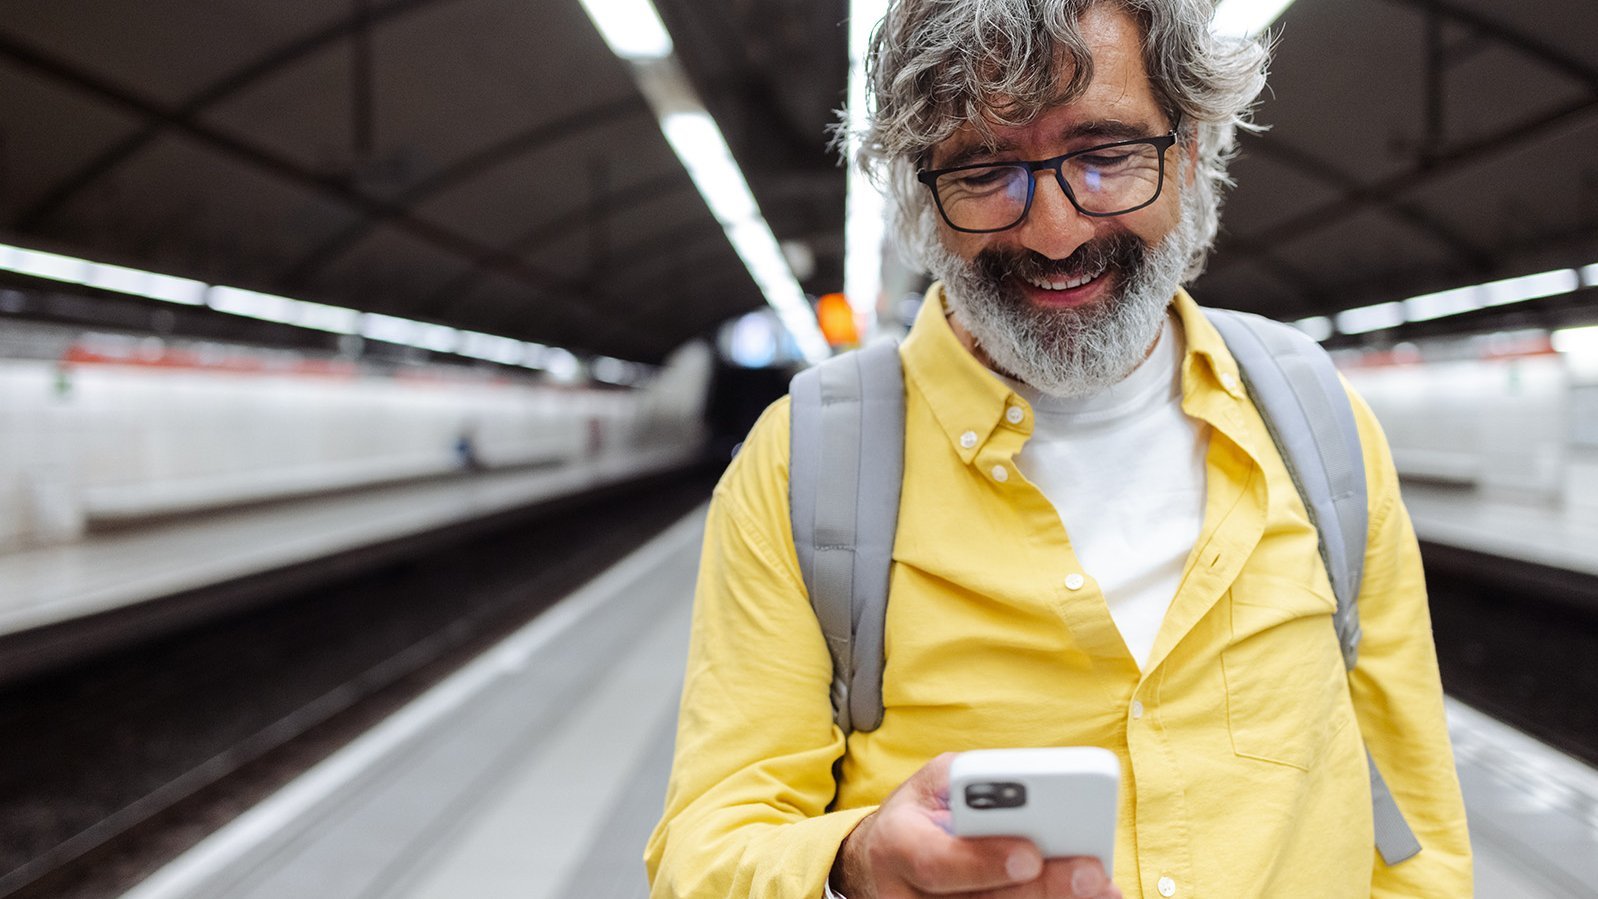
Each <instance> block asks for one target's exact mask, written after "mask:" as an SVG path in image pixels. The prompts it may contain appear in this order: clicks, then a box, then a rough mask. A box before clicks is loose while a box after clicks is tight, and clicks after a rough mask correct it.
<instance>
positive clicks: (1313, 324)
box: [1293, 315, 1332, 341]
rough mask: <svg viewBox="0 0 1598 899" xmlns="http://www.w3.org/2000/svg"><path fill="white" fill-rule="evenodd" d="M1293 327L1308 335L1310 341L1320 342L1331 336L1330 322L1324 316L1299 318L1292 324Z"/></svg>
mask: <svg viewBox="0 0 1598 899" xmlns="http://www.w3.org/2000/svg"><path fill="white" fill-rule="evenodd" d="M1293 327H1295V328H1297V329H1299V330H1300V331H1303V332H1304V333H1305V334H1307V335H1309V339H1310V340H1314V341H1322V340H1325V339H1326V338H1328V337H1331V336H1332V320H1331V319H1329V318H1327V317H1326V316H1324V315H1316V316H1311V317H1310V318H1301V319H1299V320H1298V321H1296V322H1293Z"/></svg>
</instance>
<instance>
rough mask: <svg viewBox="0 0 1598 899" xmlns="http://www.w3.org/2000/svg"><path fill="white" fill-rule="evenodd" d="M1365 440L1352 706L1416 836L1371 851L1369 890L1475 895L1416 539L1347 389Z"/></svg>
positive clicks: (1390, 473)
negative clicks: (1395, 860)
mask: <svg viewBox="0 0 1598 899" xmlns="http://www.w3.org/2000/svg"><path fill="white" fill-rule="evenodd" d="M1350 397H1351V398H1352V399H1353V402H1354V410H1355V416H1356V418H1357V419H1358V421H1359V426H1360V437H1361V443H1362V444H1363V446H1364V447H1365V450H1364V452H1365V470H1366V481H1367V485H1368V489H1369V493H1370V511H1371V515H1370V534H1369V543H1368V544H1367V546H1366V551H1365V574H1364V580H1363V582H1362V584H1361V587H1360V593H1359V617H1360V625H1361V628H1362V630H1363V632H1364V636H1363V637H1362V638H1361V641H1360V644H1359V661H1358V664H1357V665H1355V667H1354V671H1353V673H1352V674H1351V676H1350V683H1351V687H1352V690H1353V697H1354V708H1355V713H1356V715H1357V716H1358V719H1359V725H1360V730H1361V733H1362V734H1363V736H1364V738H1365V743H1366V746H1367V747H1368V748H1369V749H1370V752H1371V756H1372V758H1374V759H1375V761H1376V766H1377V768H1378V769H1379V770H1380V771H1381V772H1382V776H1383V778H1384V779H1385V780H1386V781H1387V785H1388V787H1389V788H1390V789H1391V790H1392V792H1393V796H1394V798H1395V799H1396V800H1397V801H1398V806H1399V808H1400V809H1401V810H1402V811H1403V813H1404V818H1405V820H1407V821H1408V822H1409V826H1410V827H1411V828H1412V829H1413V830H1414V831H1415V836H1416V837H1417V838H1418V839H1419V840H1420V844H1421V847H1422V848H1421V852H1420V854H1418V855H1416V856H1414V857H1412V858H1410V859H1408V860H1407V861H1404V862H1400V863H1399V864H1397V865H1394V866H1392V867H1388V866H1387V865H1386V864H1385V863H1384V862H1383V861H1382V859H1381V856H1380V855H1379V854H1375V853H1374V852H1373V858H1374V862H1373V864H1374V868H1373V870H1372V874H1371V895H1372V896H1373V897H1423V896H1438V897H1443V896H1469V895H1472V887H1471V877H1472V867H1471V850H1470V835H1469V832H1468V830H1467V828H1466V824H1465V805H1464V800H1463V798H1462V797H1461V795H1460V790H1459V777H1458V775H1457V774H1456V773H1455V770H1454V756H1453V750H1452V748H1451V746H1450V743H1449V739H1448V722H1447V718H1446V715H1445V713H1444V707H1443V690H1442V683H1441V680H1440V679H1439V677H1438V672H1437V651H1436V646H1435V644H1434V643H1433V640H1432V626H1431V613H1430V610H1429V609H1428V607H1427V599H1426V580H1425V576H1424V574H1423V572H1422V569H1421V557H1420V546H1419V544H1418V542H1417V541H1416V538H1415V531H1414V528H1413V527H1412V526H1411V524H1410V520H1409V513H1408V511H1407V510H1405V508H1404V503H1403V500H1402V499H1401V498H1400V496H1399V488H1398V473H1397V471H1396V470H1395V469H1394V467H1393V460H1392V454H1391V451H1390V450H1389V448H1388V446H1387V440H1386V437H1385V436H1384V435H1383V434H1382V431H1381V427H1380V425H1378V424H1377V422H1376V419H1375V416H1374V415H1373V414H1372V413H1371V411H1370V409H1369V407H1367V406H1366V405H1365V403H1364V401H1363V400H1362V399H1360V398H1359V397H1358V396H1357V395H1355V394H1354V393H1353V392H1352V391H1350Z"/></svg>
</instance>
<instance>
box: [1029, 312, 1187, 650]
mask: <svg viewBox="0 0 1598 899" xmlns="http://www.w3.org/2000/svg"><path fill="white" fill-rule="evenodd" d="M1183 355H1184V346H1183V338H1182V333H1181V329H1180V328H1178V327H1177V326H1176V325H1175V323H1174V321H1173V320H1172V319H1171V318H1170V317H1167V318H1166V320H1165V328H1164V330H1163V331H1161V333H1160V337H1159V341H1158V343H1157V344H1156V346H1155V348H1154V352H1153V353H1152V354H1150V356H1149V358H1147V359H1145V360H1144V361H1143V363H1142V364H1141V365H1139V366H1138V367H1137V369H1136V370H1134V371H1133V372H1132V374H1130V375H1128V376H1127V378H1126V379H1125V380H1124V381H1121V382H1120V383H1119V384H1115V385H1114V386H1111V387H1109V388H1106V389H1105V390H1103V391H1100V392H1099V393H1096V394H1094V395H1092V396H1087V397H1072V398H1061V397H1056V396H1049V395H1046V394H1043V393H1040V392H1039V391H1037V390H1035V389H1033V388H1031V387H1029V386H1027V385H1025V384H1019V383H1017V382H1015V381H1013V380H1012V381H1010V383H1011V386H1013V387H1014V388H1015V389H1016V391H1017V392H1018V393H1020V394H1021V395H1022V396H1023V397H1025V398H1026V400H1027V401H1028V402H1029V403H1031V404H1032V409H1033V411H1034V412H1035V413H1036V420H1035V423H1034V426H1033V433H1032V438H1031V439H1030V440H1028V441H1027V443H1026V446H1025V447H1023V448H1022V450H1021V453H1020V455H1019V456H1017V457H1016V467H1017V468H1019V469H1020V470H1021V473H1022V474H1024V475H1026V477H1027V478H1028V479H1029V480H1031V482H1032V483H1033V484H1034V485H1036V486H1037V488H1038V489H1039V490H1041V491H1042V492H1043V495H1044V496H1046V497H1047V498H1048V499H1049V502H1051V503H1053V504H1054V508H1055V510H1056V511H1057V512H1058V513H1059V515H1060V521H1061V523H1062V524H1063V525H1064V526H1065V531H1066V534H1067V536H1068V537H1069V538H1070V541H1071V548H1072V549H1073V550H1074V551H1075V553H1076V557H1077V561H1078V562H1080V563H1081V565H1082V569H1083V574H1084V575H1086V576H1087V577H1089V578H1091V579H1092V580H1093V581H1094V582H1095V583H1097V585H1098V588H1099V591H1100V592H1101V593H1102V594H1103V596H1104V600H1105V602H1106V603H1107V604H1108V605H1109V608H1110V615H1111V617H1113V618H1114V619H1115V625H1116V627H1117V628H1118V629H1119V630H1120V631H1121V639H1122V640H1124V641H1125V642H1126V646H1127V649H1129V650H1130V651H1131V653H1132V658H1134V659H1136V660H1137V663H1138V665H1139V666H1140V667H1146V665H1147V662H1148V658H1149V653H1150V652H1151V651H1152V650H1153V648H1154V639H1155V637H1156V636H1157V635H1158V634H1159V631H1160V624H1161V622H1163V621H1164V620H1165V613H1166V610H1167V609H1169V608H1170V605H1171V600H1172V599H1173V598H1174V597H1175V596H1176V588H1177V585H1178V582H1179V581H1180V580H1181V577H1182V569H1183V567H1184V566H1185V565H1186V563H1187V557H1188V554H1189V553H1190V552H1191V551H1192V549H1193V544H1194V543H1195V542H1196V541H1197V540H1198V535H1199V529H1200V527H1201V526H1202V524H1203V519H1204V456H1205V452H1206V450H1207V449H1208V444H1209V430H1208V427H1207V426H1206V425H1204V424H1203V423H1202V422H1199V421H1197V420H1195V419H1192V418H1189V417H1188V416H1187V415H1186V414H1185V413H1184V412H1183V411H1182V374H1181V372H1182V358H1183ZM1007 380H1009V379H1007Z"/></svg>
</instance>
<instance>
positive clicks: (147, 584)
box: [0, 447, 697, 677]
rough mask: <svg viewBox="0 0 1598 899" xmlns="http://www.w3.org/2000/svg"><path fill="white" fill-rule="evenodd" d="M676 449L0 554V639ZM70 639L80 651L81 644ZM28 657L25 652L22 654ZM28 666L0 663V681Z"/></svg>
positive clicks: (473, 514)
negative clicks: (78, 645) (2, 585)
mask: <svg viewBox="0 0 1598 899" xmlns="http://www.w3.org/2000/svg"><path fill="white" fill-rule="evenodd" d="M696 458H697V457H696V456H695V455H694V454H693V451H692V450H684V449H682V448H676V447H674V448H670V449H658V450H631V451H627V452H620V451H618V452H614V453H609V454H606V455H603V456H600V457H598V458H596V459H591V460H586V461H578V462H570V463H564V464H560V465H551V466H545V467H535V468H521V469H510V470H503V471H494V470H489V471H479V472H463V473H460V474H457V475H453V476H448V477H434V478H429V479H425V480H419V481H412V482H403V483H396V484H390V485H387V486H381V487H372V488H366V489H362V490H358V491H343V492H338V493H333V494H329V495H325V496H319V497H311V498H304V499H294V500H286V501H281V502H274V503H270V504H259V505H252V506H246V507H240V508H233V509H227V510H221V511H215V512H210V513H203V514H196V515H187V516H183V517H173V518H169V519H166V520H164V521H155V522H153V523H149V524H143V525H139V526H137V527H134V526H125V527H121V528H117V529H114V530H108V531H99V532H91V533H90V534H89V535H88V536H87V537H86V538H84V539H82V540H79V541H75V542H72V543H66V544H61V545H55V546H46V547H40V548H35V549H25V550H21V551H17V552H10V553H0V584H4V585H6V589H5V590H4V591H0V639H4V638H5V637H6V636H7V635H17V634H22V633H23V632H28V631H35V630H38V629H45V628H48V627H50V626H52V625H58V624H62V623H65V622H71V621H74V620H78V619H84V618H89V617H92V616H96V615H103V614H105V613H110V612H115V611H118V610H127V609H130V608H132V607H134V606H137V605H139V604H141V603H145V602H148V601H152V600H158V599H165V598H168V597H173V596H177V595H181V594H184V593H186V592H189V591H195V590H201V589H205V588H209V587H213V586H215V585H217V584H222V583H226V582H232V581H239V580H241V579H244V578H248V577H251V576H253V575H258V574H261V573H263V572H269V571H283V570H289V569H292V568H293V567H294V566H299V565H304V564H306V563H308V562H311V561H314V560H318V559H325V558H328V557H332V556H336V555H338V554H341V553H349V552H354V551H359V550H361V549H363V548H367V547H372V546H375V545H378V544H382V543H385V542H389V541H395V540H401V539H403V538H407V537H410V536H413V535H418V534H424V533H428V532H433V531H438V530H440V529H444V528H449V527H452V526H456V525H459V524H463V523H466V522H470V521H473V520H478V519H483V518H486V517H489V516H493V515H496V514H499V513H503V512H507V511H510V510H514V509H519V508H524V507H528V506H533V505H537V504H539V503H543V502H547V501H550V500H553V499H557V498H559V497H563V496H568V495H572V494H576V493H580V492H583V491H586V490H593V489H598V488H602V487H605V486H608V485H612V484H619V483H621V482H624V481H627V480H631V479H634V478H640V477H647V476H649V475H651V474H658V473H662V472H666V471H670V470H672V469H674V468H678V467H681V466H683V465H687V464H690V463H691V462H693V461H694V460H695V459H696ZM73 638H74V639H76V640H78V641H79V642H81V636H80V635H73ZM30 649H31V647H30ZM27 664H30V659H29V653H28V652H24V651H18V652H10V653H0V677H6V676H11V675H13V674H15V673H18V672H17V671H13V670H12V669H15V668H18V666H23V665H27Z"/></svg>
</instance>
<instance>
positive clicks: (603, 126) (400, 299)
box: [0, 0, 1598, 361]
mask: <svg viewBox="0 0 1598 899" xmlns="http://www.w3.org/2000/svg"><path fill="white" fill-rule="evenodd" d="M656 5H657V7H658V8H659V9H660V13H661V16H662V18H663V19H664V21H665V24H666V26H667V28H668V29H669V30H670V32H671V34H672V36H673V39H674V42H675V44H676V48H677V55H678V58H679V60H680V61H681V63H682V65H683V67H684V68H685V70H686V72H687V74H688V76H689V78H690V80H691V81H692V82H693V84H694V87H695V89H696V90H697V92H698V93H699V95H700V97H701V98H702V100H703V101H704V103H705V105H706V107H707V108H708V109H709V111H710V112H711V113H712V114H713V115H714V116H715V117H716V119H717V121H718V122H719V124H720V126H721V128H722V131H723V132H724V134H725V135H726V138H727V141H728V143H729V145H730V146H731V148H732V150H733V153H734V155H735V157H736V158H737V161H738V163H739V165H740V166H741V168H742V169H743V171H744V173H745V175H746V177H747V178H748V181H749V184H750V187H751V189H752V191H753V193H754V195H755V197H756V199H757V201H758V202H759V204H760V206H761V209H762V211H763V212H764V214H765V217H766V219H767V220H768V221H769V223H770V224H771V227H772V230H773V232H774V233H775V235H776V236H777V238H778V239H779V240H780V241H783V242H786V243H792V244H794V245H796V246H801V247H803V248H804V250H805V251H807V252H805V253H804V255H808V256H809V257H811V259H813V265H810V266H807V267H806V268H808V271H800V272H799V274H800V275H801V283H802V285H803V286H804V287H805V289H806V290H807V291H810V292H812V293H822V292H827V291H832V290H838V289H840V287H841V283H842V272H843V219H844V172H843V170H842V169H841V168H840V167H839V166H838V165H837V163H836V160H835V157H834V155H833V154H832V153H831V152H830V151H829V150H828V149H827V141H828V137H827V126H828V125H829V124H830V123H831V122H832V121H833V118H834V112H833V111H834V110H835V109H836V108H837V107H838V106H839V105H841V103H842V100H843V96H844V88H845V77H846V61H845V60H846V53H845V26H844V22H845V17H846V14H847V9H846V4H845V3H844V2H842V0H657V3H656ZM1281 31H1282V34H1281V40H1280V44H1279V48H1278V51H1277V55H1276V61H1275V65H1274V68H1273V73H1272V78H1271V85H1272V89H1271V92H1270V94H1269V95H1268V96H1267V97H1266V98H1265V100H1264V102H1263V103H1262V105H1261V107H1260V110H1259V113H1258V120H1259V121H1260V122H1261V123H1264V124H1267V125H1269V126H1270V130H1269V131H1267V132H1265V133H1263V134H1259V135H1248V136H1245V137H1244V139H1243V149H1242V154H1241V156H1240V158H1239V159H1238V160H1237V162H1236V163H1235V164H1234V166H1233V174H1234V176H1235V178H1236V180H1237V182H1238V186H1237V188H1236V190H1235V191H1234V192H1233V193H1232V195H1231V197H1230V199H1229V200H1228V202H1227V206H1226V210H1225V213H1224V215H1223V232H1222V236H1221V239H1220V241H1219V244H1218V248H1217V252H1216V254H1215V255H1214V256H1213V257H1212V260H1211V265H1210V270H1209V272H1208V273H1207V274H1206V275H1205V276H1204V277H1203V278H1202V279H1201V280H1200V282H1199V283H1198V284H1197V285H1196V286H1195V293H1196V294H1197V295H1198V296H1199V297H1200V299H1201V300H1202V301H1204V302H1208V303H1211V304H1213V305H1220V306H1230V307H1234V308H1242V309H1251V310H1255V311H1260V312H1264V313H1266V314H1270V315H1273V316H1275V317H1278V318H1286V319H1293V318H1299V317H1304V316H1309V315H1317V314H1327V313H1331V312H1335V311H1338V310H1341V309H1346V308H1350V307H1354V306H1360V305H1366V304H1369V303H1375V302H1381V301H1384V300H1391V299H1399V298H1402V297H1405V296H1410V295H1414V294H1418V293H1424V292H1427V291H1432V290H1440V289H1444V288H1449V287H1455V286H1459V285H1462V284H1473V283H1479V282H1483V281H1488V280H1493V279H1495V278H1500V277H1508V276H1513V275H1519V274H1524V273H1528V272H1535V271H1541V270H1544V269H1547V268H1551V267H1568V266H1574V265H1585V264H1588V263H1594V262H1598V152H1595V150H1594V147H1595V145H1598V44H1595V42H1594V41H1593V39H1592V38H1593V36H1594V35H1598V5H1595V4H1593V3H1592V2H1591V0H1535V2H1526V3H1519V4H1504V3H1501V2H1493V0H1299V2H1298V3H1296V4H1295V5H1293V6H1292V7H1290V8H1289V10H1288V12H1287V14H1286V15H1285V17H1284V18H1283V20H1282V22H1281ZM0 240H9V241H11V242H14V243H17V244H21V245H26V246H33V247H38V248H41V249H54V250H57V251H62V252H69V253H74V254H77V255H82V256H86V257H89V258H93V259H97V260H101V261H107V262H115V263H120V264H123V265H131V266H137V267H141V268H148V269H151V270H155V271H161V272H166V273H170V274H177V275H183V276H187V277H192V278H197V279H200V280H204V281H208V282H213V283H224V284H229V285H234V286H238V287H245V288H250V289H254V290H260V291H264V292H269V293H275V294H281V295H286V296H293V297H298V298H302V299H308V300H316V301H320V302H326V303H332V304H336V305H342V306H350V307H354V308H357V309H362V310H365V311H372V312H383V313H389V314H393V315H399V316H404V317H407V318H416V319H422V320H428V321H436V322H439V323H442V324H447V325H452V326H456V327H462V328H468V329H472V330H478V331H485V332H489V333H494V334H501V335H505V336H511V337H517V338H521V339H526V340H534V341H540V342H545V343H554V344H559V345H562V346H567V347H570V348H572V349H577V350H582V351H588V352H595V353H604V354H608V355H613V356H618V357H621V358H627V359H637V360H646V361H653V360H658V359H659V358H661V357H662V356H663V355H664V354H665V353H667V352H669V351H670V350H671V349H672V348H673V347H675V346H677V345H678V344H680V343H681V342H682V341H684V340H686V339H688V338H691V337H693V336H696V335H700V334H703V333H705V332H706V331H707V330H708V329H710V328H711V327H713V326H714V325H715V324H717V323H719V322H721V321H723V320H725V319H727V318H729V317H731V316H733V315H736V314H738V313H741V312H744V311H747V310H751V309H755V308H759V307H760V306H762V305H763V300H762V298H761V295H760V293H759V291H758V289H757V288H756V286H755V284H754V282H753V281H752V280H751V278H750V277H749V275H748V274H747V273H746V271H745V269H744V267H743V265H742V263H741V262H740V261H739V259H738V257H737V255H736V254H735V253H734V252H733V250H732V248H731V246H730V245H729V244H728V242H727V240H726V238H725V236H724V235H723V233H722V230H721V227H720V226H719V225H718V224H717V223H716V221H715V220H714V218H713V217H712V216H711V214H710V212H709V210H708V209H707V208H706V206H705V205H704V202H703V201H702V200H701V198H700V197H699V195H698V193H697V192H696V191H695V188H694V186H693V183H692V182H691V181H690V180H689V178H688V175H687V173H686V172H685V171H684V170H683V168H682V166H681V164H680V163H679V162H678V161H677V158H676V157H675V156H674V155H673V153H672V152H671V149H670V148H669V147H668V145H667V144H666V142H665V139H664V138H663V137H662V135H661V132H660V130H659V128H658V126H657V124H656V121H655V118H654V115H653V113H652V112H651V110H650V108H649V106H648V105H647V104H646V103H645V101H644V98H643V96H642V95H641V94H640V92H639V90H638V88H637V87H636V85H635V83H634V81H633V78H632V76H631V74H630V71H629V69H628V67H627V65H626V64H625V63H623V62H622V61H620V60H618V59H617V58H616V57H615V56H614V55H612V53H611V52H610V50H609V49H608V48H607V47H606V46H605V44H604V42H603V41H602V40H601V38H600V37H599V35H598V33H597V32H596V31H595V30H594V28H593V26H592V25H591V24H590V22H589V20H588V18H587V17H586V15H585V14H584V13H583V11H582V9H581V7H580V6H579V5H578V2H577V0H347V2H345V0H333V2H329V0H249V2H244V0H142V2H140V3H137V4H128V3H126V2H122V0H0Z"/></svg>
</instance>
